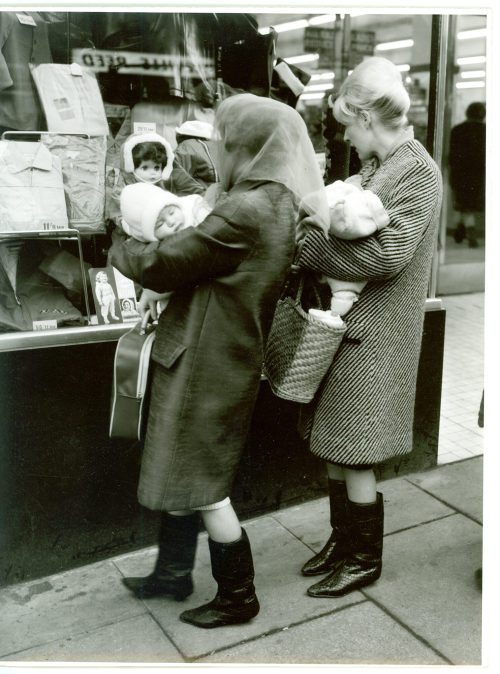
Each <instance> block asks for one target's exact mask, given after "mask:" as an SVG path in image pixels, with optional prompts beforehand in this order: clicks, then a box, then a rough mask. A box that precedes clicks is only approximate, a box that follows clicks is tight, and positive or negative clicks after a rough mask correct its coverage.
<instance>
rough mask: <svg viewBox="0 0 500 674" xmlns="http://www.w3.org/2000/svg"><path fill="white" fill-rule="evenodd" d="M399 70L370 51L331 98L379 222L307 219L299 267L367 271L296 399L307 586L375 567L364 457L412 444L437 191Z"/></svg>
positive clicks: (376, 547) (362, 580)
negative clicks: (316, 486)
mask: <svg viewBox="0 0 500 674" xmlns="http://www.w3.org/2000/svg"><path fill="white" fill-rule="evenodd" d="M409 107H410V99H409V96H408V93H407V91H406V89H405V87H404V85H403V82H402V79H401V73H400V72H399V70H398V69H397V68H396V67H395V66H394V65H393V64H392V63H391V62H390V61H389V60H387V59H385V58H381V57H370V58H367V59H365V60H364V61H363V62H362V63H361V64H359V65H358V66H357V67H356V68H355V69H354V70H353V72H352V73H351V74H350V75H349V76H348V77H347V78H346V80H345V81H344V82H343V84H342V86H341V88H340V90H339V95H338V97H337V98H336V100H335V102H334V104H333V114H334V116H335V118H336V119H337V120H338V121H340V122H341V123H342V124H343V125H344V126H345V139H346V140H348V141H349V142H350V143H351V144H352V145H353V146H354V147H355V149H356V151H357V153H358V155H359V158H360V160H361V162H362V168H361V171H360V179H361V187H362V188H363V189H364V190H367V189H369V190H371V191H372V192H373V193H374V194H376V195H377V196H378V197H379V199H380V201H381V202H382V204H383V206H384V208H385V211H386V213H387V215H388V216H389V222H388V224H387V225H386V226H385V227H383V228H382V229H380V230H377V231H375V232H374V233H373V234H371V235H369V236H366V237H364V238H362V239H353V240H346V239H340V238H337V237H336V236H332V235H331V234H330V236H329V238H328V240H327V241H326V242H325V236H324V234H323V232H320V231H318V230H314V228H311V229H310V230H309V231H308V232H307V233H305V236H303V237H302V238H301V240H300V243H299V255H298V258H297V260H296V264H297V266H298V267H299V269H307V270H312V271H315V272H319V273H321V274H324V275H326V276H329V277H332V278H335V279H340V280H345V281H358V280H360V279H363V280H367V281H368V282H367V284H366V285H365V286H364V288H363V290H362V291H361V295H360V301H359V302H356V303H355V304H354V305H353V307H352V309H351V310H350V312H349V314H348V315H347V316H346V324H347V332H346V336H345V337H344V340H343V342H342V343H341V345H340V348H339V350H338V352H337V354H336V355H335V358H334V360H333V363H332V365H331V367H330V369H329V371H328V373H327V375H326V377H325V379H324V380H323V382H322V384H321V387H320V389H319V391H318V393H317V395H316V397H315V399H314V400H313V401H312V402H311V403H310V404H309V406H308V408H307V409H304V416H305V418H304V419H303V424H302V425H303V429H304V430H305V433H304V434H305V435H306V437H308V438H309V448H310V451H311V452H312V453H313V454H314V455H315V456H317V457H319V458H321V459H323V460H324V461H325V462H326V467H327V471H328V478H329V480H328V484H329V494H330V524H331V533H330V537H329V539H328V541H327V543H326V545H325V546H324V548H323V549H322V550H321V551H320V552H319V553H318V554H317V555H315V556H314V557H313V558H312V559H310V560H309V561H308V562H306V564H305V565H304V566H303V568H302V573H303V574H304V575H305V576H314V575H324V576H325V577H324V578H322V579H321V580H320V581H319V582H317V583H316V584H314V585H312V586H311V587H310V588H309V589H308V594H309V595H310V596H312V597H339V596H341V595H344V594H346V593H348V592H351V591H353V590H356V589H359V588H362V587H365V586H366V585H369V584H370V583H373V582H374V581H376V580H377V578H379V576H380V574H381V571H382V548H383V528H384V505H383V497H382V494H381V493H380V492H378V491H377V483H376V477H375V471H374V468H375V466H376V465H377V464H379V463H381V462H383V461H386V460H388V459H390V458H392V457H397V456H403V455H405V454H407V453H409V452H411V450H412V446H413V438H412V426H413V409H414V403H415V388H416V379H417V368H418V361H419V354H420V345H421V335H422V326H423V319H424V307H425V299H426V295H427V285H428V279H429V274H430V269H431V263H432V258H433V251H434V246H435V241H436V234H437V224H438V217H439V212H440V206H441V199H442V180H441V174H440V172H439V169H438V167H437V166H436V164H435V163H434V161H433V160H432V158H431V157H430V156H429V154H428V153H427V151H426V150H425V148H424V147H423V146H422V145H421V144H420V143H419V142H418V141H417V140H415V139H414V137H413V130H412V128H411V127H409V126H408V120H407V113H408V110H409Z"/></svg>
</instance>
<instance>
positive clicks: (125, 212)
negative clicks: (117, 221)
mask: <svg viewBox="0 0 500 674" xmlns="http://www.w3.org/2000/svg"><path fill="white" fill-rule="evenodd" d="M171 204H173V205H175V206H179V208H181V209H182V199H181V198H180V197H177V196H175V194H172V192H168V191H167V190H163V189H162V188H161V187H157V186H156V185H152V184H151V183H133V184H132V185H126V186H125V187H124V188H123V190H122V193H121V195H120V209H121V213H122V217H123V220H122V227H123V229H124V231H125V232H126V233H127V234H128V235H129V236H133V237H134V239H138V240H139V241H143V242H145V243H150V242H151V241H157V240H158V239H157V238H156V236H155V226H156V221H157V219H158V215H159V214H160V211H161V210H162V208H164V207H165V206H169V205H171Z"/></svg>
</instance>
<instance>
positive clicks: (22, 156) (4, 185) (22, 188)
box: [0, 140, 68, 232]
mask: <svg viewBox="0 0 500 674" xmlns="http://www.w3.org/2000/svg"><path fill="white" fill-rule="evenodd" d="M67 228H68V215H67V210H66V200H65V196H64V185H63V178H62V170H61V162H60V160H59V158H58V157H56V156H55V155H53V154H52V153H51V152H50V151H49V150H48V149H47V148H46V147H45V146H44V145H43V144H42V143H39V142H35V143H33V142H27V141H15V140H0V231H2V232H19V231H32V230H37V231H38V230H53V229H67Z"/></svg>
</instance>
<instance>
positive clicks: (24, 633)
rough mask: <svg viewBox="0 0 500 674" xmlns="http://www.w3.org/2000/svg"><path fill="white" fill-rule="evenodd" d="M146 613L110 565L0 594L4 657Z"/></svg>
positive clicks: (94, 566) (10, 588) (0, 643)
mask: <svg viewBox="0 0 500 674" xmlns="http://www.w3.org/2000/svg"><path fill="white" fill-rule="evenodd" d="M141 613H145V607H144V606H143V605H142V604H141V602H139V601H138V600H136V599H134V598H132V597H130V595H128V594H127V593H125V592H123V590H122V587H121V583H120V577H119V573H118V571H117V569H116V567H115V566H114V565H113V564H112V563H111V562H100V563H97V564H91V565H89V566H84V567H81V568H78V569H75V570H72V571H67V572H65V573H62V574H58V575H55V576H47V577H46V578H43V579H40V580H39V581H31V582H28V583H22V584H20V585H10V586H8V587H6V588H3V589H2V590H0V656H5V655H12V654H14V653H15V652H16V651H20V650H26V649H27V648H30V647H33V646H37V645H42V644H46V643H48V642H49V641H53V640H55V639H64V638H67V637H70V636H73V635H76V634H81V633H82V632H84V631H85V630H89V629H92V628H97V627H100V626H104V625H107V624H110V623H112V622H114V621H118V620H124V619H125V618H132V617H134V616H138V615H140V614H141Z"/></svg>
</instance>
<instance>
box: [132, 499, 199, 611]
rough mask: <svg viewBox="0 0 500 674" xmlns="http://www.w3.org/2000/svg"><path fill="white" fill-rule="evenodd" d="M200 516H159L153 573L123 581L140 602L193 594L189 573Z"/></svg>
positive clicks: (195, 514) (196, 514)
mask: <svg viewBox="0 0 500 674" xmlns="http://www.w3.org/2000/svg"><path fill="white" fill-rule="evenodd" d="M198 530H199V514H198V513H197V512H196V513H193V514H192V515H170V514H169V513H165V512H162V514H161V523H160V538H159V550H158V559H157V560H156V565H155V568H154V571H153V573H151V574H150V575H149V576H144V577H131V578H123V579H122V581H123V584H124V585H125V586H126V587H128V589H129V590H131V591H132V592H133V593H134V594H135V596H136V597H138V598H139V599H150V598H151V597H163V596H171V597H173V598H174V599H175V600H177V601H182V600H183V599H186V597H188V596H189V595H190V594H191V593H192V592H193V579H192V577H191V571H192V569H193V566H194V557H195V553H196V543H197V540H198Z"/></svg>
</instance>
